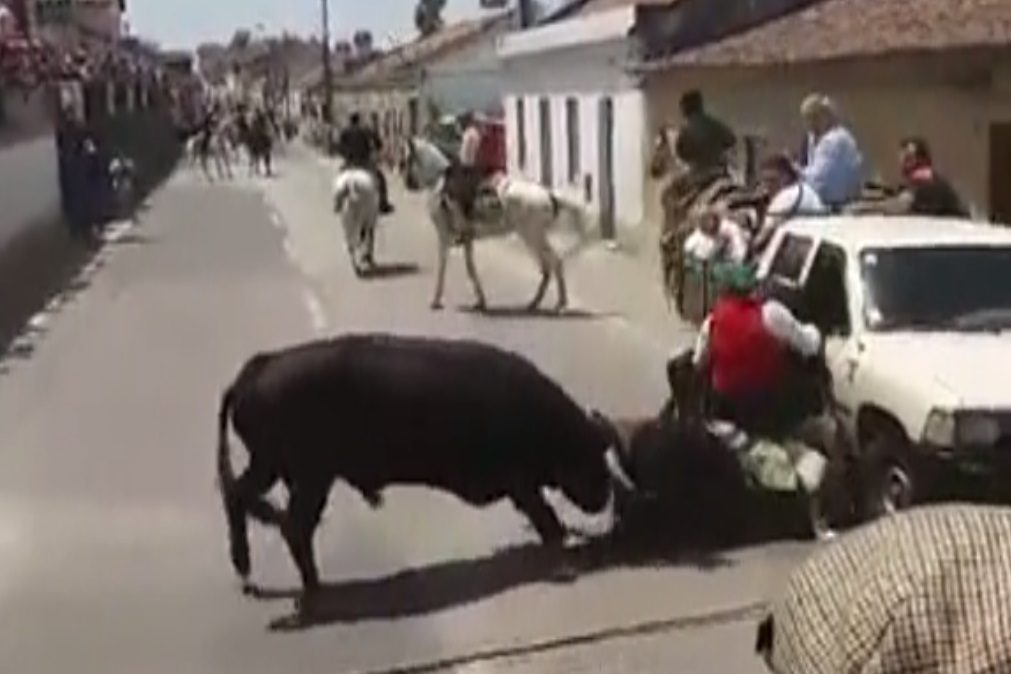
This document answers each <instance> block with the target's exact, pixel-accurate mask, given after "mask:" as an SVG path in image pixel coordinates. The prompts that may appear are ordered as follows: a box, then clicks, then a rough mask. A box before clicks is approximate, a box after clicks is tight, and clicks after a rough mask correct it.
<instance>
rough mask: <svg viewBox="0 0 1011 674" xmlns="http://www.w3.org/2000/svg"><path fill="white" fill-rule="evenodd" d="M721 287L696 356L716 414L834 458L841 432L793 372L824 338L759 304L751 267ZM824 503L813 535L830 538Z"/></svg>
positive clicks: (729, 274)
mask: <svg viewBox="0 0 1011 674" xmlns="http://www.w3.org/2000/svg"><path fill="white" fill-rule="evenodd" d="M717 282H718V283H719V285H720V286H721V287H722V294H721V296H720V298H719V299H718V300H717V302H716V305H715V306H714V307H713V310H712V312H711V313H710V315H709V317H708V318H707V319H706V320H705V322H704V323H703V325H702V329H701V331H700V334H699V337H698V341H697V343H696V346H695V352H694V357H693V361H694V365H695V367H696V368H698V369H699V370H701V371H703V372H704V373H705V374H706V376H707V378H708V381H709V383H710V388H711V390H712V400H711V402H712V411H713V415H714V416H715V418H718V419H723V420H726V421H730V422H733V423H734V424H735V425H736V426H737V427H738V428H740V429H741V430H743V431H744V432H746V433H748V434H749V435H752V436H757V437H765V438H776V437H783V436H789V437H796V438H798V439H800V440H801V441H803V442H806V443H809V444H811V445H814V446H816V447H817V448H819V449H820V450H823V451H824V452H825V455H826V456H828V457H833V456H834V455H835V454H836V449H837V444H836V439H837V438H838V437H839V429H838V428H836V426H835V424H834V423H833V422H832V421H831V420H830V419H828V418H826V417H823V416H821V412H822V410H820V409H814V408H812V406H811V401H812V400H814V399H817V396H814V395H812V392H811V389H810V385H811V381H810V377H809V376H798V369H799V368H796V367H795V366H794V367H793V368H791V366H792V365H793V364H794V363H795V362H796V361H791V355H795V356H800V357H801V359H803V360H805V361H809V360H810V359H814V358H816V357H818V356H819V354H820V353H821V350H822V336H821V332H820V331H819V330H818V328H817V327H816V326H814V325H811V324H806V323H802V322H800V321H799V320H797V318H796V317H795V316H794V315H793V313H792V312H791V311H790V310H789V309H788V308H787V307H786V306H784V305H783V304H781V303H780V302H778V301H775V300H765V299H763V298H761V297H760V296H759V295H758V294H757V293H756V290H757V288H758V281H757V279H756V276H755V271H754V268H753V267H752V266H749V265H727V266H725V267H723V268H721V270H720V273H719V278H718V281H717ZM812 496H815V495H814V494H812ZM819 502H820V498H817V497H815V498H812V508H813V509H814V512H813V515H814V519H815V521H816V522H818V523H819V525H818V526H816V532H815V533H816V534H818V535H819V537H826V536H831V531H830V529H829V528H828V526H827V524H826V523H825V518H824V517H823V516H822V514H821V511H820V506H819Z"/></svg>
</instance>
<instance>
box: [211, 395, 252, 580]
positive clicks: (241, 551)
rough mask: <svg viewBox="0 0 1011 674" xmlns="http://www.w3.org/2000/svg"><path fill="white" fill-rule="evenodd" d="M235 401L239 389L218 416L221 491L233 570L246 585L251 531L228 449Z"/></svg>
mask: <svg viewBox="0 0 1011 674" xmlns="http://www.w3.org/2000/svg"><path fill="white" fill-rule="evenodd" d="M234 398H235V387H234V386H232V387H230V388H229V389H228V390H227V391H225V394H224V395H223V396H222V398H221V409H220V411H219V412H218V471H217V472H218V487H219V488H220V489H221V496H222V500H223V501H224V506H225V517H226V519H227V521H228V542H229V551H230V553H231V558H232V566H233V567H234V568H235V571H236V573H238V574H239V576H241V577H242V579H243V581H244V582H245V581H246V579H248V578H249V574H250V572H251V571H252V561H251V559H250V554H249V528H248V524H247V522H246V508H245V506H244V504H243V501H244V499H243V497H242V494H240V493H239V491H240V490H239V489H238V487H237V481H236V478H235V471H234V469H233V468H232V459H231V456H230V448H229V445H228V425H229V421H230V420H231V416H232V405H233V402H234Z"/></svg>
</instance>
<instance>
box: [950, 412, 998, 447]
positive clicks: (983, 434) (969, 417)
mask: <svg viewBox="0 0 1011 674" xmlns="http://www.w3.org/2000/svg"><path fill="white" fill-rule="evenodd" d="M1000 430H1001V429H1000V422H998V421H997V419H994V418H993V417H991V416H989V415H987V414H965V415H962V416H960V417H959V418H958V440H959V443H960V444H963V445H977V446H979V445H982V446H986V447H989V446H992V445H995V444H997V441H998V440H1000Z"/></svg>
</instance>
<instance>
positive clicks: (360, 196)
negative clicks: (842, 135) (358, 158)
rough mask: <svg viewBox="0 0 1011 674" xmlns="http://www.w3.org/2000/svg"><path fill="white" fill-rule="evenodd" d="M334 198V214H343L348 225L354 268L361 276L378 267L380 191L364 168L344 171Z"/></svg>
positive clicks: (348, 240) (338, 176)
mask: <svg viewBox="0 0 1011 674" xmlns="http://www.w3.org/2000/svg"><path fill="white" fill-rule="evenodd" d="M333 199H334V202H333V204H334V212H336V213H339V214H340V216H341V222H342V224H343V225H344V236H345V240H346V241H347V246H348V254H349V255H350V256H351V266H352V267H353V268H354V270H355V275H357V276H359V277H360V276H362V275H363V274H364V273H365V270H366V269H371V268H374V267H375V260H374V259H373V254H374V249H375V241H376V223H377V222H378V220H379V189H378V187H377V185H376V181H375V178H373V176H372V174H371V173H369V172H368V171H365V170H363V169H358V168H349V169H344V170H343V171H341V172H340V173H338V174H337V177H336V178H335V179H334V183H333Z"/></svg>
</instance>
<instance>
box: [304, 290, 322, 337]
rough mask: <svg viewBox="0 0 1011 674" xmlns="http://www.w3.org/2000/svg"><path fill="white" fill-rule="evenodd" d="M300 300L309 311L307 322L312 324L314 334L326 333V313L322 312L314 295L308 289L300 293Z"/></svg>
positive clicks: (320, 305)
mask: <svg viewBox="0 0 1011 674" xmlns="http://www.w3.org/2000/svg"><path fill="white" fill-rule="evenodd" d="M302 299H303V301H304V302H305V308H306V309H308V310H309V320H310V322H311V323H312V329H313V330H314V331H315V332H316V334H323V333H324V332H326V327H327V321H326V313H325V312H324V311H323V305H322V304H320V301H319V300H318V299H316V294H315V293H313V292H312V291H311V290H309V289H308V288H306V289H304V290H303V291H302Z"/></svg>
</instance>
